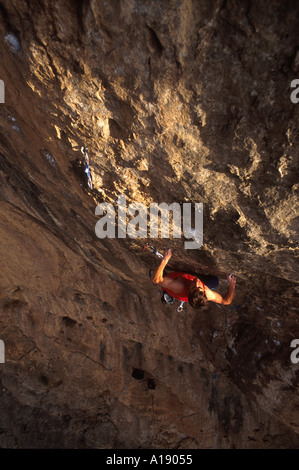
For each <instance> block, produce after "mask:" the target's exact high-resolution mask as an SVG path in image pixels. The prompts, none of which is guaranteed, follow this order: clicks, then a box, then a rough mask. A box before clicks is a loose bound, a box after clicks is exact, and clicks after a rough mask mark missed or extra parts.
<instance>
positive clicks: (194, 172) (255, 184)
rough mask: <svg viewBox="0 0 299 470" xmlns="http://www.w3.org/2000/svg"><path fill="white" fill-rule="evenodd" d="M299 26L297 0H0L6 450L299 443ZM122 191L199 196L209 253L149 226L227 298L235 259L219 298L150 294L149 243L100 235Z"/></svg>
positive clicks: (142, 196) (0, 409)
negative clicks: (204, 303)
mask: <svg viewBox="0 0 299 470" xmlns="http://www.w3.org/2000/svg"><path fill="white" fill-rule="evenodd" d="M298 26H299V25H298V6H297V5H296V2H291V1H286V2H282V1H271V2H268V3H267V7H265V5H264V3H261V2H259V1H257V0H256V1H244V2H238V1H232V0H229V1H226V2H222V1H212V2H211V1H208V0H206V1H201V2H197V1H195V0H193V1H192V0H185V1H183V0H182V1H180V2H179V1H174V0H173V1H165V2H164V1H163V2H155V1H153V0H148V1H146V0H141V1H133V0H127V1H113V2H112V1H111V2H110V1H109V2H108V1H107V2H105V1H95V0H90V1H81V2H73V1H70V0H69V1H54V0H49V1H37V0H36V1H28V2H24V1H21V0H20V1H17V0H13V1H12V0H4V1H2V2H1V5H0V34H1V37H0V61H1V68H0V74H1V75H0V79H1V80H3V81H4V83H5V103H4V104H0V178H1V186H0V236H1V246H0V250H1V258H0V259H1V274H0V338H1V339H2V340H3V341H4V343H5V364H0V380H1V387H0V395H1V399H0V446H1V447H23V448H27V447H49V448H53V447H72V448H74V447H79V448H86V447H87V448H117V447H123V448H138V447H143V448H144V447H147V448H241V447H243V448H256V447H259V448H274V447H278V448H293V447H298V445H299V436H298V431H299V401H298V367H299V366H298V364H297V365H296V364H293V363H292V362H291V360H290V354H291V351H292V349H291V348H290V343H291V341H292V340H293V339H294V338H299V328H298V311H299V309H298V303H296V300H297V298H298V284H297V277H298V276H297V273H298V261H297V258H296V250H297V243H298V238H297V233H298V216H297V214H298V178H296V177H297V176H298V149H299V146H298V109H299V104H298V105H296V104H294V103H292V102H291V100H290V94H291V91H292V89H291V88H290V83H291V81H292V80H293V79H294V78H299V60H298V50H299V49H298V47H299V44H298V42H299V40H298V34H297V32H298ZM82 145H85V146H87V147H88V152H89V159H90V171H91V174H92V179H93V184H94V190H92V191H91V190H90V189H89V188H88V186H87V184H86V178H85V175H84V159H83V156H82V153H81V152H80V148H81V146H82ZM120 194H123V195H126V197H127V201H128V204H129V203H131V202H142V203H143V204H145V205H146V206H147V207H149V204H150V203H151V202H157V203H161V202H166V203H168V204H170V203H172V202H178V203H180V204H182V203H184V202H192V203H194V202H201V203H203V204H204V243H203V246H202V247H201V249H200V250H185V249H184V240H183V239H171V240H170V241H168V240H163V239H158V240H151V241H152V242H153V243H154V244H155V246H156V247H157V248H158V249H159V250H160V251H163V249H165V248H167V247H168V246H171V248H172V249H173V253H174V255H173V258H172V260H171V261H172V266H174V268H176V269H180V270H188V271H192V272H197V273H212V274H216V275H218V276H219V277H220V286H219V292H220V293H222V294H224V293H225V291H226V288H227V283H226V273H229V272H233V273H234V274H235V275H236V276H237V287H236V295H235V299H234V301H233V303H232V305H231V306H229V307H222V306H217V305H215V304H211V305H209V306H208V308H207V309H205V310H204V311H202V312H200V311H195V310H193V309H191V308H190V307H189V306H188V305H187V306H186V305H185V306H184V310H183V312H181V313H178V312H177V311H176V309H177V306H178V304H177V303H176V304H175V305H174V306H163V305H162V303H161V302H160V298H159V295H158V289H157V288H155V286H153V285H152V284H151V283H150V282H149V278H148V271H149V268H151V267H153V266H156V265H157V263H158V261H159V260H158V258H155V257H154V255H152V254H151V253H149V252H143V251H142V248H143V245H144V243H145V240H140V239H136V240H133V239H130V238H126V239H117V238H115V239H107V238H106V239H99V238H97V237H96V235H95V224H96V222H97V220H98V219H99V218H98V217H96V216H95V208H96V205H97V203H99V202H112V201H116V199H117V197H118V195H120ZM233 307H236V308H233Z"/></svg>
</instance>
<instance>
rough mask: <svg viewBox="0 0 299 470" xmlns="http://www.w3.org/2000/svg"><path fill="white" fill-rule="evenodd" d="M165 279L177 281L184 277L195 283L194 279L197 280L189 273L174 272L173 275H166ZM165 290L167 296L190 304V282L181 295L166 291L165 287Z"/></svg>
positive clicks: (186, 284)
mask: <svg viewBox="0 0 299 470" xmlns="http://www.w3.org/2000/svg"><path fill="white" fill-rule="evenodd" d="M165 277H170V278H171V279H177V278H178V277H182V278H183V279H188V280H189V281H193V279H195V277H196V276H192V275H191V274H187V273H180V272H173V273H168V274H165ZM204 287H205V285H204ZM163 290H165V291H166V292H167V294H169V295H171V296H172V297H174V298H175V299H179V300H183V301H184V302H188V293H189V282H186V283H185V288H184V290H183V291H182V292H180V293H179V294H176V293H175V292H172V290H170V289H166V288H165V287H163Z"/></svg>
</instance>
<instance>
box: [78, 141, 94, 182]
mask: <svg viewBox="0 0 299 470" xmlns="http://www.w3.org/2000/svg"><path fill="white" fill-rule="evenodd" d="M81 153H82V154H83V155H84V161H85V170H84V171H85V173H86V175H87V184H88V187H89V189H93V184H92V179H91V174H90V170H89V157H88V148H87V147H84V146H83V147H81Z"/></svg>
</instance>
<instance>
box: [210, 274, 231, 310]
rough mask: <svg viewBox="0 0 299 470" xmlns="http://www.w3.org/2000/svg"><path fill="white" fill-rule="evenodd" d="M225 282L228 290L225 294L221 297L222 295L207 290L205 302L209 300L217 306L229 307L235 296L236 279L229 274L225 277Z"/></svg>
mask: <svg viewBox="0 0 299 470" xmlns="http://www.w3.org/2000/svg"><path fill="white" fill-rule="evenodd" d="M227 280H228V289H227V292H226V294H225V295H224V296H223V297H222V295H220V294H218V292H214V291H212V290H210V289H207V292H206V296H207V300H211V301H212V302H216V303H217V304H223V305H230V304H231V303H232V301H233V299H234V295H235V286H236V278H235V276H233V274H229V275H228V276H227Z"/></svg>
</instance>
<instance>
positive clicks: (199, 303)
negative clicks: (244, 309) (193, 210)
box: [151, 249, 236, 309]
mask: <svg viewBox="0 0 299 470" xmlns="http://www.w3.org/2000/svg"><path fill="white" fill-rule="evenodd" d="M171 256H172V251H171V249H168V250H165V252H164V255H163V258H162V261H161V263H160V264H159V266H158V267H157V268H156V269H154V270H153V271H152V273H151V280H152V281H153V283H154V284H156V285H158V286H160V287H162V289H163V291H165V292H166V293H167V294H168V296H170V297H173V298H175V299H179V300H181V301H184V302H189V303H190V305H191V307H193V308H196V309H197V308H201V307H203V306H204V305H205V304H206V302H207V301H211V302H216V303H218V304H223V305H230V304H231V303H232V301H233V298H234V294H235V285H236V278H235V276H233V275H232V274H230V275H228V276H227V280H228V290H227V292H226V294H225V295H224V296H223V297H222V296H221V295H220V294H218V293H217V292H214V291H213V290H211V289H214V288H215V287H217V286H218V283H219V281H218V278H217V277H216V276H204V275H203V276H200V278H199V277H196V276H193V275H192V274H187V273H182V272H170V273H167V274H165V275H163V271H164V268H165V266H166V265H167V263H168V261H169V260H170V258H171Z"/></svg>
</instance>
